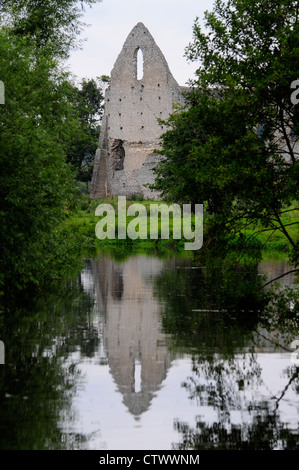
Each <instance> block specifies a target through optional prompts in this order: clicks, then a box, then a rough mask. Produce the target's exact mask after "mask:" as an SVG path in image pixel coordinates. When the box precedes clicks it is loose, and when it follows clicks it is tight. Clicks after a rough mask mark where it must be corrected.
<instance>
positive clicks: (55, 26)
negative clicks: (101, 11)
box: [0, 0, 101, 58]
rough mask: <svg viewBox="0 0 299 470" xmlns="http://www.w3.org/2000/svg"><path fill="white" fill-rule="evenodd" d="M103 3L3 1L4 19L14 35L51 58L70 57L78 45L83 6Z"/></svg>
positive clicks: (92, 0) (0, 7)
mask: <svg viewBox="0 0 299 470" xmlns="http://www.w3.org/2000/svg"><path fill="white" fill-rule="evenodd" d="M100 1H101V0H80V2H79V1H77V0H20V1H17V2H16V1H15V0H2V1H1V5H0V13H1V18H2V19H3V21H4V22H5V24H9V26H10V28H11V30H12V32H13V34H16V35H18V36H21V37H23V38H24V39H25V40H26V42H28V43H30V44H31V45H32V46H33V47H35V48H36V49H45V48H46V49H47V50H48V52H49V53H50V54H51V55H52V56H60V57H63V58H65V57H67V56H68V55H69V52H70V50H71V49H72V48H74V47H75V46H76V44H77V36H78V34H79V33H80V31H81V30H82V27H83V24H82V23H81V21H80V18H81V16H82V13H83V9H84V5H92V4H95V3H98V2H100Z"/></svg>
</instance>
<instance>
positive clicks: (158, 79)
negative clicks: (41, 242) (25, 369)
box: [91, 23, 183, 198]
mask: <svg viewBox="0 0 299 470" xmlns="http://www.w3.org/2000/svg"><path fill="white" fill-rule="evenodd" d="M138 50H140V51H141V52H142V55H143V76H142V78H141V79H138V78H139V77H137V53H138ZM176 103H181V104H183V95H182V90H181V88H180V87H179V85H178V84H177V82H176V81H175V79H174V78H173V76H172V74H171V72H170V70H169V67H168V65H167V62H166V60H165V58H164V56H163V54H162V52H161V51H160V49H159V48H158V46H157V45H156V43H155V41H154V39H153V38H152V36H151V34H150V33H149V31H148V30H147V29H146V28H145V26H144V25H143V24H142V23H138V25H136V26H135V28H134V29H133V30H132V31H131V33H130V34H129V36H128V38H127V40H126V42H125V44H124V46H123V49H122V51H121V53H120V54H119V56H118V58H117V60H116V63H115V65H114V68H113V70H112V72H111V82H110V86H109V88H108V90H107V92H106V100H105V114H104V118H103V123H102V132H101V136H100V142H99V147H100V148H99V149H98V151H97V155H96V161H95V170H94V175H93V181H92V191H91V193H92V194H91V196H92V197H105V196H110V195H113V196H115V195H123V196H127V197H130V196H132V195H137V194H138V195H140V194H142V195H143V196H144V197H145V198H157V197H158V194H157V193H156V192H153V191H151V190H149V189H148V188H146V187H145V186H144V185H146V184H148V183H152V182H154V173H153V171H152V170H153V168H154V167H155V165H156V164H157V162H158V161H159V160H160V158H161V156H159V155H157V154H153V151H154V150H155V149H158V148H159V138H160V136H161V134H162V133H163V132H164V130H163V126H161V124H160V123H159V122H158V119H159V118H160V119H167V117H168V116H169V114H170V113H171V112H172V111H173V105H174V104H176Z"/></svg>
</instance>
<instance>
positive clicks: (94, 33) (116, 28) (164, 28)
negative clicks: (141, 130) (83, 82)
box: [68, 0, 214, 85]
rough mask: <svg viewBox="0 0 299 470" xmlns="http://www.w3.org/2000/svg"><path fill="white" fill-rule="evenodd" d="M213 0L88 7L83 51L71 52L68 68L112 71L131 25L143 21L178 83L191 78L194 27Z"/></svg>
mask: <svg viewBox="0 0 299 470" xmlns="http://www.w3.org/2000/svg"><path fill="white" fill-rule="evenodd" d="M213 4H214V0H183V1H179V0H103V1H102V3H98V4H96V5H93V6H92V8H89V7H88V8H87V9H86V12H85V14H84V17H83V21H84V22H85V23H87V24H89V25H90V26H89V27H86V28H85V30H84V31H83V33H82V35H81V37H82V38H84V39H86V41H85V42H84V43H83V48H82V50H81V51H76V52H74V53H73V54H72V56H71V58H70V61H69V63H68V64H69V70H70V71H71V72H73V73H74V74H75V75H76V76H77V77H78V78H79V79H81V78H95V77H97V76H101V75H110V73H111V70H112V68H113V65H114V63H115V61H116V59H117V56H118V54H119V53H120V51H121V49H122V46H123V44H124V42H125V40H126V38H127V36H128V35H129V33H130V31H131V30H132V28H133V27H134V26H135V25H136V24H137V23H138V22H139V21H141V22H142V23H144V25H145V26H146V27H147V28H148V29H149V31H150V33H151V34H152V36H153V38H154V40H155V41H156V43H157V45H158V46H159V47H160V49H161V51H162V52H163V54H164V56H165V58H166V60H167V62H168V65H169V68H170V70H171V72H172V74H173V76H174V78H175V79H176V80H177V82H178V83H179V85H185V84H186V82H187V80H188V79H189V78H192V77H193V75H194V71H195V69H196V65H195V64H189V63H188V62H187V59H186V58H185V57H184V50H185V48H186V46H187V45H188V44H189V43H190V42H191V41H192V27H193V24H194V21H195V18H196V17H197V16H198V17H199V19H200V22H201V23H202V24H203V17H204V11H205V10H209V11H210V10H212V7H213Z"/></svg>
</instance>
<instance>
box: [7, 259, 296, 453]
mask: <svg viewBox="0 0 299 470" xmlns="http://www.w3.org/2000/svg"><path fill="white" fill-rule="evenodd" d="M287 269H288V267H287V266H286V264H285V263H284V262H269V263H264V264H262V265H261V266H260V268H259V270H260V274H261V273H268V276H272V277H273V275H275V276H278V275H280V274H281V273H283V272H284V271H286V270H287ZM293 280H294V279H293V278H292V277H291V276H288V277H286V278H284V279H283V282H284V283H285V284H291V283H292V282H293ZM207 289H208V286H207V282H206V281H205V276H204V274H203V272H202V270H201V268H196V269H194V267H192V265H191V261H190V260H189V259H185V260H184V259H176V258H168V259H159V258H158V257H155V256H145V255H138V256H132V257H129V258H127V259H125V260H123V261H116V260H114V259H113V258H112V257H110V256H108V255H103V256H100V257H99V258H97V259H92V260H87V261H86V262H85V265H84V269H83V270H82V272H81V273H80V275H79V276H78V278H77V279H76V281H73V282H72V283H70V284H69V285H68V286H67V289H66V291H65V293H64V294H63V296H62V297H60V298H55V296H54V297H53V298H51V299H46V300H45V302H44V304H43V307H42V306H40V307H38V308H36V311H34V312H31V315H30V316H28V318H27V320H24V311H23V312H20V314H19V316H17V317H16V318H14V319H13V320H11V322H10V321H9V320H6V321H4V325H3V331H4V334H5V335H6V336H5V345H6V364H5V366H1V371H0V372H1V389H0V390H1V405H0V417H1V424H0V431H1V448H4V449H9V448H19V449H21V448H24V449H60V448H62V449H106V450H112V449H119V450H123V449H126V450H135V449H143V450H144V449H146V450H159V449H162V450H169V449H193V448H208V449H209V448H210V449H211V448H214V447H215V448H232V449H245V448H248V447H250V448H256V449H264V448H266V449H285V448H298V444H299V441H298V422H299V404H298V393H299V380H298V370H297V369H296V367H294V365H293V363H292V362H291V349H290V348H289V344H286V343H285V342H284V341H283V339H281V338H280V340H279V341H278V340H277V338H275V340H274V339H273V338H272V336H271V335H269V334H268V332H267V331H266V330H265V329H264V328H261V327H260V325H259V322H258V319H257V315H258V314H257V313H256V312H253V313H251V312H250V311H249V312H246V313H244V318H243V317H242V316H241V315H237V314H236V313H235V315H236V316H235V317H234V316H229V317H228V316H227V312H225V309H222V310H223V312H219V308H217V305H215V302H214V301H213V299H214V297H213V295H211V293H210V292H209V291H208V292H207ZM45 305H46V306H47V308H44V306H45ZM237 313H238V312H237ZM240 318H241V320H240ZM274 343H275V344H274ZM277 343H278V346H277Z"/></svg>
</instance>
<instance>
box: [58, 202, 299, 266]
mask: <svg viewBox="0 0 299 470" xmlns="http://www.w3.org/2000/svg"><path fill="white" fill-rule="evenodd" d="M132 203H140V204H142V205H143V206H144V207H145V208H146V211H147V214H148V215H149V213H150V206H151V205H153V204H161V203H162V202H161V201H159V202H158V201H151V200H146V201H137V200H127V201H126V204H127V208H128V207H129V206H130V205H131V204H132ZM99 204H110V205H111V206H112V207H113V208H114V211H115V233H116V239H114V240H112V239H108V238H106V239H104V240H99V239H98V238H97V237H96V235H95V228H96V224H97V222H98V221H99V220H100V218H99V217H98V216H96V215H95V210H96V207H97V206H98V205H99ZM132 219H134V217H127V225H128V224H129V222H130V221H131V220H132ZM147 220H148V222H147V224H148V225H147V233H148V236H147V239H140V238H137V239H136V240H131V239H130V238H128V237H127V238H126V239H125V240H119V239H117V227H118V199H117V198H106V199H97V200H92V199H90V198H89V197H88V196H82V198H80V201H79V202H78V205H77V207H76V208H74V209H72V210H70V211H69V212H68V213H67V218H66V223H65V227H64V231H65V232H66V234H67V233H76V235H77V236H78V237H79V239H80V238H82V240H84V243H85V245H87V246H90V248H91V249H95V250H97V249H103V248H104V249H113V250H118V251H119V252H120V253H121V252H124V251H128V252H134V253H137V252H141V251H142V252H144V251H151V250H154V251H158V252H160V253H167V252H176V253H183V252H185V250H184V242H185V241H186V240H184V239H183V238H182V239H180V240H176V239H173V237H172V224H170V227H169V229H170V236H169V239H161V233H160V232H159V238H158V239H154V240H153V239H150V232H149V230H150V222H149V218H148V219H147ZM204 222H205V220H204ZM282 222H283V223H284V224H285V225H287V224H288V227H287V228H288V231H289V233H290V236H291V237H292V238H293V239H294V240H297V239H298V226H299V211H298V210H292V211H289V212H286V213H285V215H284V217H283V218H282ZM204 228H205V224H204ZM192 229H193V230H194V225H193V227H192ZM244 235H245V236H246V238H247V239H249V241H250V243H253V244H258V245H259V246H260V247H261V249H262V252H263V256H264V257H265V256H267V254H269V255H270V254H276V255H277V256H280V257H285V256H286V255H287V252H288V248H289V244H288V241H287V239H286V237H285V236H284V234H283V233H282V232H281V231H279V230H276V231H273V230H270V231H269V230H266V227H261V226H259V227H253V226H252V227H248V228H247V229H246V231H244ZM185 253H186V252H185Z"/></svg>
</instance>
